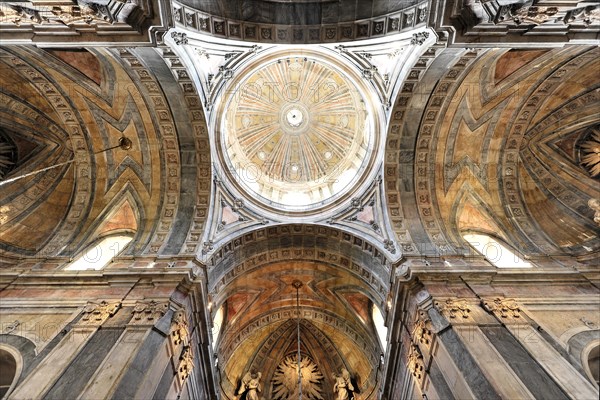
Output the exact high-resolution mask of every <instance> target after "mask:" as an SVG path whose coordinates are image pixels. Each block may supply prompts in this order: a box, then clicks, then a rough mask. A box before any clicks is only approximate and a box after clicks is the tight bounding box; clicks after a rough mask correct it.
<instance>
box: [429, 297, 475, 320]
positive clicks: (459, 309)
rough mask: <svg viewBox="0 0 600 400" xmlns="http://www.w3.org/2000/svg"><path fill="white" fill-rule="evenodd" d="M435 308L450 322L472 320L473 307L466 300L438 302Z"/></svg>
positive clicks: (435, 303)
mask: <svg viewBox="0 0 600 400" xmlns="http://www.w3.org/2000/svg"><path fill="white" fill-rule="evenodd" d="M434 307H435V308H436V309H437V310H438V311H439V312H440V313H441V314H442V315H443V316H444V317H446V319H448V320H449V321H467V320H469V319H470V318H471V306H470V305H469V304H468V303H467V301H466V300H460V299H447V300H445V301H441V302H440V301H436V302H434Z"/></svg>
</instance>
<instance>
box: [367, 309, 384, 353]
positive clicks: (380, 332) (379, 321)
mask: <svg viewBox="0 0 600 400" xmlns="http://www.w3.org/2000/svg"><path fill="white" fill-rule="evenodd" d="M371 307H372V309H371V313H372V316H373V324H374V325H375V330H376V331H377V336H379V342H380V343H381V348H382V349H383V352H384V353H385V349H386V348H387V331H388V330H387V328H386V326H385V319H384V318H383V314H382V313H381V310H379V307H377V306H376V305H375V304H373V305H372V306H371Z"/></svg>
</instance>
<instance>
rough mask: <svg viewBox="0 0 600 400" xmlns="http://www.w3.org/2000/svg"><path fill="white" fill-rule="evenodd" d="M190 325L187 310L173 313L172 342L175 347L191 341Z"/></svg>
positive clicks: (185, 344)
mask: <svg viewBox="0 0 600 400" xmlns="http://www.w3.org/2000/svg"><path fill="white" fill-rule="evenodd" d="M189 332H190V331H189V327H188V321H187V316H186V314H185V310H179V311H177V312H176V313H175V314H174V315H173V319H172V320H171V334H170V337H171V343H172V344H173V346H174V347H176V346H179V345H180V344H183V345H184V346H187V345H188V343H189Z"/></svg>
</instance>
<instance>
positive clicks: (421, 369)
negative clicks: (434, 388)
mask: <svg viewBox="0 0 600 400" xmlns="http://www.w3.org/2000/svg"><path fill="white" fill-rule="evenodd" d="M408 369H409V371H410V372H411V374H412V376H413V377H414V378H415V379H416V380H417V381H419V382H421V381H422V379H423V377H424V376H425V364H424V362H423V355H422V354H421V351H420V350H419V347H418V346H416V345H414V344H413V345H411V346H410V352H409V353H408Z"/></svg>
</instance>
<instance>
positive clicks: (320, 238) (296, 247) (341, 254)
mask: <svg viewBox="0 0 600 400" xmlns="http://www.w3.org/2000/svg"><path fill="white" fill-rule="evenodd" d="M282 260H310V261H316V262H325V263H328V264H331V265H335V266H337V267H339V268H342V269H344V270H347V271H349V272H350V273H352V274H353V275H355V276H358V277H360V278H361V279H362V280H363V281H364V282H365V283H366V284H367V285H368V286H369V287H370V288H372V289H373V290H374V293H377V295H378V297H380V301H383V300H384V299H385V298H386V296H387V291H388V288H389V273H390V272H389V271H390V268H391V262H390V261H389V260H388V259H387V257H386V256H385V254H384V253H383V252H382V251H381V249H379V248H378V247H377V246H376V245H374V244H372V243H370V242H369V241H367V240H365V239H364V238H361V237H358V236H356V235H354V234H351V233H347V232H344V231H342V230H340V229H337V228H333V227H328V226H321V225H307V224H288V225H277V226H271V227H261V228H259V229H257V230H254V231H251V232H248V233H244V234H242V235H240V236H238V237H236V238H234V239H232V240H230V241H229V242H227V243H225V244H223V245H222V246H221V247H220V248H218V249H216V250H215V251H214V253H213V254H212V255H211V257H210V258H209V259H208V261H207V266H208V289H209V291H210V292H212V293H216V292H220V291H221V290H222V289H223V288H224V287H225V286H226V285H227V284H228V283H229V282H231V281H232V280H233V279H235V278H236V277H237V276H239V275H240V274H243V273H246V272H248V271H251V270H254V269H256V268H260V267H261V266H263V265H266V264H269V263H273V262H277V261H282Z"/></svg>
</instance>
